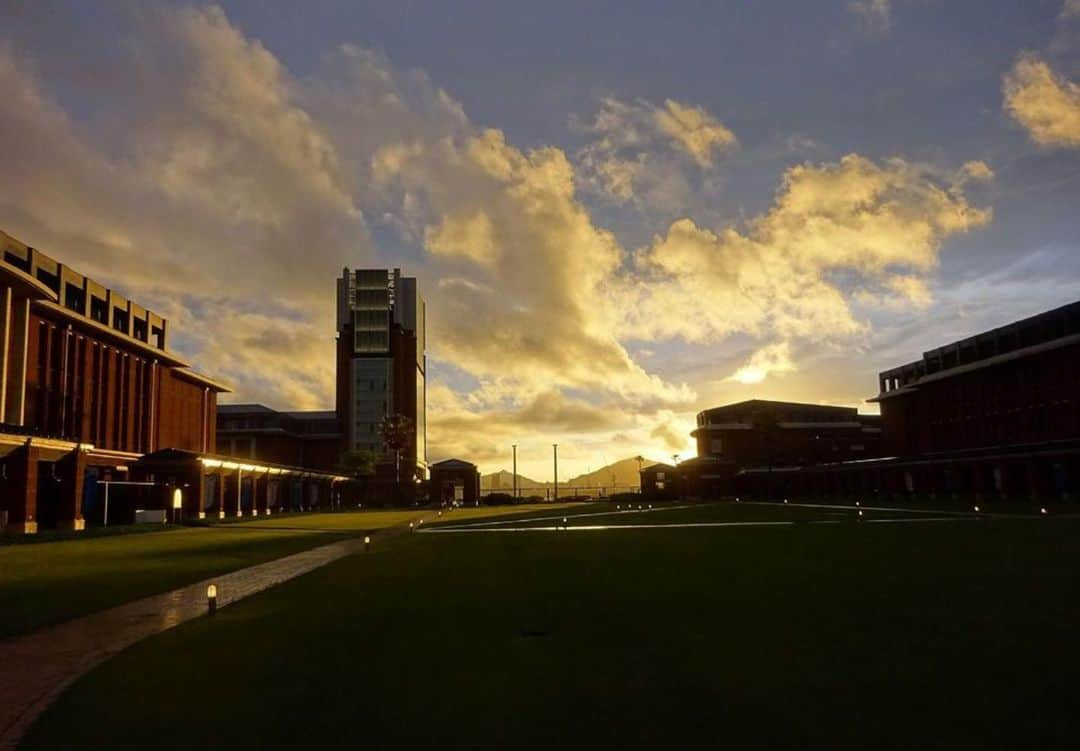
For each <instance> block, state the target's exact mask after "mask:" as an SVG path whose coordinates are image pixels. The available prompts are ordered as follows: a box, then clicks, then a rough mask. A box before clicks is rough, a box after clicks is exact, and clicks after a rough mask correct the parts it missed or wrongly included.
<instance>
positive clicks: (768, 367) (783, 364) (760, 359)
mask: <svg viewBox="0 0 1080 751" xmlns="http://www.w3.org/2000/svg"><path fill="white" fill-rule="evenodd" d="M793 370H795V365H794V363H792V361H791V345H790V344H788V342H777V343H776V344H770V345H768V346H766V347H762V348H761V349H759V350H758V351H756V352H755V353H754V354H753V355H751V357H750V359H749V360H748V361H747V363H746V364H745V365H743V366H742V367H740V368H739V369H738V370H736V371H735V372H734V373H732V374H731V376H730V378H731V380H733V381H738V382H739V383H742V384H745V385H752V384H755V383H761V382H762V381H764V380H765V379H766V378H768V377H769V376H770V375H772V374H773V373H790V372H792V371H793Z"/></svg>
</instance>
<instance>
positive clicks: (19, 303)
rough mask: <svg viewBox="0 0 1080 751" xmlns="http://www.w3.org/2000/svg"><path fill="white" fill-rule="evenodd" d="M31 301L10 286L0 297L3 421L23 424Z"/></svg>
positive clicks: (0, 404)
mask: <svg viewBox="0 0 1080 751" xmlns="http://www.w3.org/2000/svg"><path fill="white" fill-rule="evenodd" d="M29 327H30V300H29V298H25V297H21V298H17V297H15V295H14V290H12V289H10V288H8V289H7V290H6V292H5V293H4V294H3V298H2V299H0V346H2V347H3V349H2V350H0V352H2V356H0V365H3V366H4V368H3V374H2V376H0V378H2V381H0V384H2V385H0V422H6V423H8V424H9V425H23V424H25V419H24V417H25V416H24V414H23V412H24V408H25V403H26V349H27V343H28V341H29V337H30V328H29Z"/></svg>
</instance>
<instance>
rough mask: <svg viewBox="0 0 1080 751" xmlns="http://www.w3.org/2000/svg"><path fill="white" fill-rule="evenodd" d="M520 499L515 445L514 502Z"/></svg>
mask: <svg viewBox="0 0 1080 751" xmlns="http://www.w3.org/2000/svg"><path fill="white" fill-rule="evenodd" d="M517 499H518V479H517V444H516V443H515V444H514V500H515V501H517Z"/></svg>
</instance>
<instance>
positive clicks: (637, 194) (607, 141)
mask: <svg viewBox="0 0 1080 751" xmlns="http://www.w3.org/2000/svg"><path fill="white" fill-rule="evenodd" d="M572 122H573V124H574V125H575V127H576V128H577V129H578V130H581V131H583V132H584V133H586V134H588V135H589V136H590V137H591V139H592V140H591V141H590V142H589V143H588V144H586V146H585V147H583V148H582V149H581V150H580V151H579V153H578V154H577V160H578V162H579V172H580V173H581V175H582V176H583V178H584V180H585V181H586V185H587V186H589V187H590V188H591V189H592V190H594V191H596V192H598V193H600V194H602V195H606V196H607V197H609V198H611V199H613V200H614V201H615V202H616V203H627V202H630V201H635V200H639V201H643V202H647V203H649V204H650V205H655V204H656V203H657V202H658V201H660V202H663V203H667V204H672V205H674V204H678V203H685V201H686V194H687V193H688V192H689V191H690V190H691V189H692V186H691V184H690V178H689V177H688V176H687V175H686V172H687V167H688V166H689V167H692V168H694V169H695V170H697V171H702V170H708V169H710V168H711V167H713V164H714V159H715V157H716V156H717V155H718V154H720V153H723V152H725V151H728V150H730V149H732V148H734V147H735V146H736V145H737V143H738V142H737V140H736V138H735V134H734V133H732V132H731V130H729V129H728V128H727V127H726V126H725V125H724V124H723V123H721V122H720V121H719V120H718V119H716V117H714V116H713V115H712V114H710V113H709V112H708V111H706V110H705V109H704V108H703V107H699V106H693V105H687V104H682V103H680V102H677V101H675V100H673V99H667V100H665V101H664V104H663V106H657V105H654V104H652V103H651V102H648V101H646V100H644V99H638V100H636V101H634V102H631V103H626V102H622V101H620V100H618V99H615V98H613V97H607V98H604V99H602V100H601V102H600V108H599V109H598V111H597V112H596V114H595V115H594V116H593V119H592V122H589V123H586V124H582V123H581V122H580V121H577V120H574V121H572Z"/></svg>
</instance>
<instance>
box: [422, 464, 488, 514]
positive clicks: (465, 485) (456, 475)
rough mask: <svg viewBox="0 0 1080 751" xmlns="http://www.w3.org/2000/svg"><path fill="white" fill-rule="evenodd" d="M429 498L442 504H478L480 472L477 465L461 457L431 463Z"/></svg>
mask: <svg viewBox="0 0 1080 751" xmlns="http://www.w3.org/2000/svg"><path fill="white" fill-rule="evenodd" d="M428 494H429V500H430V501H431V502H433V503H438V504H440V505H448V504H452V503H455V502H456V503H458V504H462V505H465V506H476V505H478V504H479V502H480V472H479V471H478V470H477V468H476V465H475V464H472V463H470V462H466V461H462V460H461V459H446V460H444V461H441V462H435V463H434V464H432V465H431V480H430V481H429V482H428Z"/></svg>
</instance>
